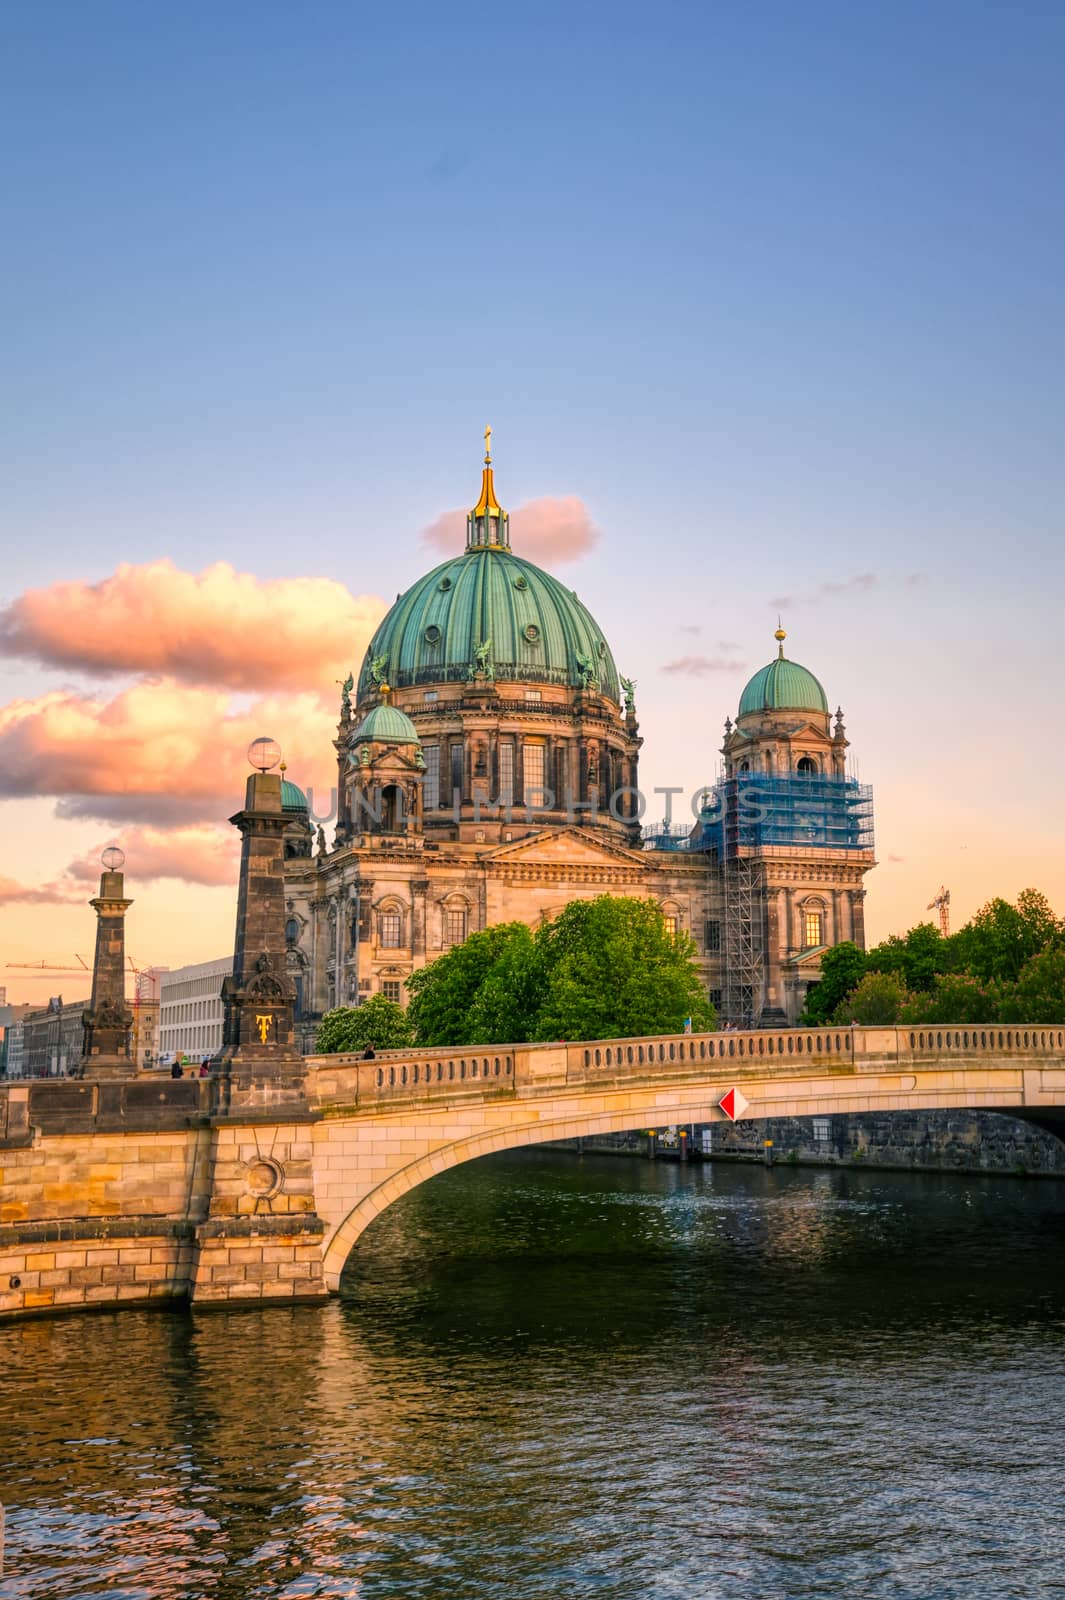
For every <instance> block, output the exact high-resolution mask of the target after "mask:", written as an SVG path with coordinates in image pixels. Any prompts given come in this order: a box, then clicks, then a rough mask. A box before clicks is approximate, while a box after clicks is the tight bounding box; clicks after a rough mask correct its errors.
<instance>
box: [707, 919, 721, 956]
mask: <svg viewBox="0 0 1065 1600" xmlns="http://www.w3.org/2000/svg"><path fill="white" fill-rule="evenodd" d="M706 948H707V952H708V953H711V954H712V953H713V952H714V951H715V950H720V949H721V924H720V922H708V923H707V924H706Z"/></svg>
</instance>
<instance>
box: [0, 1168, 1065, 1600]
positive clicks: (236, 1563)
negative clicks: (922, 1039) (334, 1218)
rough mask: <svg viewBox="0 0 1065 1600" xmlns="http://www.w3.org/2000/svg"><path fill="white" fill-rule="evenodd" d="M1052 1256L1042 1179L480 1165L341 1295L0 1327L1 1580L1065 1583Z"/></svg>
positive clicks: (1062, 1337) (872, 1585) (774, 1592)
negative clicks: (298, 1303)
mask: <svg viewBox="0 0 1065 1600" xmlns="http://www.w3.org/2000/svg"><path fill="white" fill-rule="evenodd" d="M1063 1265H1065V1184H1063V1183H1059V1182H1056V1181H1049V1180H1044V1181H1031V1182H1020V1181H1017V1180H1010V1179H1002V1178H999V1179H993V1178H985V1179H979V1178H967V1177H959V1176H946V1175H944V1176H939V1175H933V1176H928V1175H920V1176H918V1175H910V1174H895V1173H873V1172H855V1171H832V1170H812V1169H800V1170H791V1169H781V1168H777V1169H774V1170H772V1171H766V1170H764V1169H762V1168H760V1167H742V1166H726V1165H721V1164H715V1165H708V1166H693V1167H687V1168H682V1167H678V1166H676V1165H668V1164H666V1163H664V1162H661V1161H660V1162H656V1163H649V1162H642V1161H630V1160H621V1159H611V1158H610V1157H585V1158H584V1159H578V1158H577V1157H575V1156H574V1157H570V1156H565V1155H560V1154H556V1153H550V1152H542V1151H541V1152H526V1153H523V1154H519V1155H508V1156H504V1157H491V1158H489V1159H487V1160H485V1161H481V1162H477V1163H474V1164H472V1165H470V1166H467V1167H461V1168H456V1169H454V1170H452V1171H450V1172H448V1173H445V1174H443V1175H442V1176H441V1177H439V1178H437V1179H435V1180H434V1181H433V1182H432V1183H429V1184H427V1185H425V1186H424V1187H423V1188H421V1189H419V1190H417V1191H415V1192H414V1193H413V1194H411V1195H408V1196H407V1197H406V1198H405V1199H404V1200H403V1201H402V1202H401V1203H399V1204H397V1205H396V1206H394V1207H393V1208H392V1209H391V1211H389V1212H387V1213H385V1215H384V1216H382V1217H381V1218H380V1219H379V1220H378V1221H377V1222H376V1223H375V1224H374V1227H373V1228H372V1229H371V1230H370V1231H369V1232H368V1233H367V1234H366V1235H365V1237H364V1239H363V1240H362V1241H361V1243H360V1246H359V1249H358V1251H357V1253H356V1257H355V1258H354V1259H353V1262H352V1263H351V1264H350V1266H349V1271H348V1273H347V1275H346V1279H345V1284H344V1296H343V1298H342V1299H341V1300H340V1301H333V1302H330V1303H329V1304H326V1305H320V1306H306V1307H299V1308H280V1309H272V1308H266V1309H261V1310H258V1311H254V1310H253V1311H248V1310H241V1311H236V1312H211V1313H208V1314H200V1315H188V1314H185V1313H174V1312H170V1313H164V1312H159V1313H147V1312H138V1311H124V1312H122V1313H121V1314H111V1313H104V1314H101V1315H97V1316H91V1317H89V1316H81V1317H76V1316H75V1317H70V1318H65V1319H61V1320H55V1321H40V1322H35V1323H24V1324H21V1325H9V1326H6V1327H3V1328H0V1375H2V1376H0V1382H2V1384H3V1395H4V1398H3V1404H2V1408H0V1446H2V1451H3V1465H4V1483H3V1489H2V1498H3V1500H4V1502H5V1503H6V1505H7V1512H8V1539H7V1565H6V1569H5V1570H6V1574H7V1576H6V1578H5V1580H3V1581H2V1582H0V1596H3V1597H4V1600H8V1597H16V1596H18V1597H22V1596H33V1597H34V1600H38V1597H39V1600H66V1597H73V1596H77V1597H79V1600H80V1597H83V1596H110V1597H112V1600H178V1597H193V1596H197V1597H199V1596H204V1597H208V1596H209V1597H212V1600H230V1597H232V1600H238V1597H239V1600H243V1597H245V1596H247V1597H256V1600H258V1597H264V1600H275V1597H276V1600H281V1597H284V1600H295V1597H297V1596H311V1595H314V1596H323V1597H324V1596H330V1597H334V1596H335V1597H340V1596H343V1597H356V1596H357V1597H359V1600H407V1597H411V1600H413V1597H418V1600H467V1597H468V1600H497V1597H498V1600H504V1597H505V1600H554V1597H563V1596H575V1597H584V1596H587V1597H589V1600H591V1597H593V1596H594V1597H596V1600H643V1597H654V1600H659V1597H661V1600H666V1597H699V1600H703V1597H705V1600H741V1597H742V1600H753V1597H767V1600H768V1597H773V1600H776V1597H780V1600H805V1597H814V1596H816V1597H818V1600H821V1597H828V1596H840V1597H843V1596H846V1597H847V1600H855V1597H861V1600H864V1597H867V1596H875V1597H877V1600H879V1597H906V1600H911V1597H912V1600H948V1597H953V1596H959V1597H961V1596H965V1597H966V1600H992V1597H998V1596H1024V1597H1025V1600H1042V1597H1045V1596H1056V1597H1061V1596H1062V1595H1065V1472H1063V1462H1065V1271H1063Z"/></svg>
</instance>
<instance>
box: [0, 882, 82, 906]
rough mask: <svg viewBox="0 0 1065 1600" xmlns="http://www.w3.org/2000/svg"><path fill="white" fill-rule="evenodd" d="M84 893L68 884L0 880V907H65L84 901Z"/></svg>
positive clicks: (73, 885)
mask: <svg viewBox="0 0 1065 1600" xmlns="http://www.w3.org/2000/svg"><path fill="white" fill-rule="evenodd" d="M84 898H85V891H84V889H79V888H78V887H77V886H76V885H75V884H72V883H69V884H66V883H39V884H28V883H18V882H17V881H16V880H15V879H14V878H0V905H2V906H10V905H39V906H42V905H53V906H54V905H66V904H69V903H71V902H74V901H77V900H84Z"/></svg>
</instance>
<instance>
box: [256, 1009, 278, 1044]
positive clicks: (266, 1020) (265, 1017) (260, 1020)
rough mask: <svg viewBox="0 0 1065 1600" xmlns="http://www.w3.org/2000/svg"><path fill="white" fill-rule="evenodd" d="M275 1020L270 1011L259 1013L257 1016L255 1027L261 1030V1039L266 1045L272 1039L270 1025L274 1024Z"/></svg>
mask: <svg viewBox="0 0 1065 1600" xmlns="http://www.w3.org/2000/svg"><path fill="white" fill-rule="evenodd" d="M273 1020H274V1019H273V1016H272V1015H271V1013H270V1012H269V1011H266V1012H259V1013H257V1014H256V1017H255V1026H256V1027H257V1028H258V1030H259V1039H260V1041H261V1042H262V1043H263V1044H265V1043H266V1042H267V1040H268V1039H269V1037H270V1024H271V1023H272V1022H273Z"/></svg>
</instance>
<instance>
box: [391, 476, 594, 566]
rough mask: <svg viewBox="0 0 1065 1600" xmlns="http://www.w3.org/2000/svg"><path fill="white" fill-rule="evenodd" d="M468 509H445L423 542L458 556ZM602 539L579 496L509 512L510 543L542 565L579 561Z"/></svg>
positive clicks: (534, 502)
mask: <svg viewBox="0 0 1065 1600" xmlns="http://www.w3.org/2000/svg"><path fill="white" fill-rule="evenodd" d="M466 515H467V513H466V512H465V511H445V512H444V513H443V514H442V515H441V516H439V517H437V519H436V521H435V522H431V523H430V524H429V526H428V527H427V528H424V529H423V530H422V543H423V544H426V545H429V546H430V547H431V548H432V549H434V550H439V551H440V552H441V553H442V554H443V555H445V556H449V555H459V554H460V553H461V552H462V550H463V549H464V548H465V544H466ZM598 541H599V529H598V528H597V527H596V526H595V524H594V523H593V521H592V519H591V516H590V515H589V512H588V508H587V506H586V505H585V504H584V501H583V500H581V499H580V497H579V496H578V495H575V494H570V495H562V496H561V497H559V498H554V497H552V496H550V495H545V496H543V497H542V498H541V499H539V500H527V501H526V502H525V504H524V505H523V506H518V508H517V509H516V510H515V511H512V512H511V514H510V542H511V544H512V546H513V547H514V551H515V553H516V554H517V555H520V556H525V557H526V558H527V559H528V560H529V561H535V562H536V564H537V565H538V566H541V567H549V568H554V567H561V566H563V565H565V563H566V562H567V561H579V560H580V559H581V557H582V556H586V555H587V554H588V552H589V550H592V549H593V548H594V547H595V545H596V544H597V543H598Z"/></svg>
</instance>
